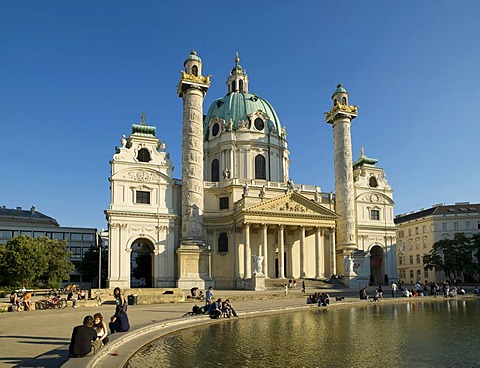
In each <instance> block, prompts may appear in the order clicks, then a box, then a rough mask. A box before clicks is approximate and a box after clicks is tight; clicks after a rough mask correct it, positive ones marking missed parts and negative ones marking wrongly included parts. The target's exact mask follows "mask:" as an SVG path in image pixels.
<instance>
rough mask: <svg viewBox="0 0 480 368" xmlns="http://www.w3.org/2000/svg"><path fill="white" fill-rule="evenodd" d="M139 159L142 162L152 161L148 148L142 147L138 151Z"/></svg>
mask: <svg viewBox="0 0 480 368" xmlns="http://www.w3.org/2000/svg"><path fill="white" fill-rule="evenodd" d="M137 160H138V161H140V162H150V160H151V158H150V152H148V149H146V148H142V149H141V150H140V151H138V154H137Z"/></svg>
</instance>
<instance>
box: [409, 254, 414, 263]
mask: <svg viewBox="0 0 480 368" xmlns="http://www.w3.org/2000/svg"><path fill="white" fill-rule="evenodd" d="M409 261H410V264H413V256H410V259H409Z"/></svg>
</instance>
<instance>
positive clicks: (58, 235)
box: [53, 233, 63, 240]
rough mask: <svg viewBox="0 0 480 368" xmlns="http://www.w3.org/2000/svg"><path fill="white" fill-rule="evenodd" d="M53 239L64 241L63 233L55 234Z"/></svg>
mask: <svg viewBox="0 0 480 368" xmlns="http://www.w3.org/2000/svg"><path fill="white" fill-rule="evenodd" d="M53 239H55V240H63V233H53Z"/></svg>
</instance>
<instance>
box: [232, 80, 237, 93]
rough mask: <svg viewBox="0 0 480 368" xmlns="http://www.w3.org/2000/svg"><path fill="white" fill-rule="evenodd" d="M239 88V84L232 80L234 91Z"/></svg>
mask: <svg viewBox="0 0 480 368" xmlns="http://www.w3.org/2000/svg"><path fill="white" fill-rule="evenodd" d="M236 89H237V85H236V84H235V81H232V92H235V90H236Z"/></svg>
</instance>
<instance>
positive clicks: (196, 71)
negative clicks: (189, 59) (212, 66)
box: [192, 65, 198, 77]
mask: <svg viewBox="0 0 480 368" xmlns="http://www.w3.org/2000/svg"><path fill="white" fill-rule="evenodd" d="M192 74H193V75H194V76H195V77H198V67H197V66H196V65H194V66H192Z"/></svg>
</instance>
